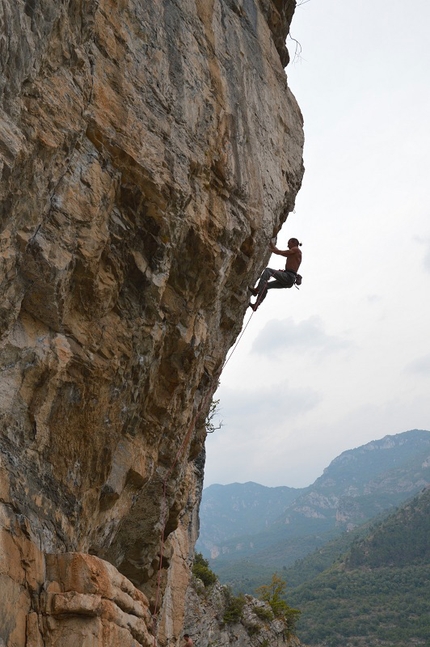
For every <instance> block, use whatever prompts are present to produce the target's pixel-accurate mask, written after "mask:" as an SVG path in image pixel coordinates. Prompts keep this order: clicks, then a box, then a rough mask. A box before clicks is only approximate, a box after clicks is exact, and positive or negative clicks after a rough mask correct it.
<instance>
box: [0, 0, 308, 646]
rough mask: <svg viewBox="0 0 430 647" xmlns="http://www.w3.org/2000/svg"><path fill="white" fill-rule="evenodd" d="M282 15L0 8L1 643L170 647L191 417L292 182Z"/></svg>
mask: <svg viewBox="0 0 430 647" xmlns="http://www.w3.org/2000/svg"><path fill="white" fill-rule="evenodd" d="M294 7H295V1H294V0H181V1H180V2H179V1H178V0H151V1H147V2H142V1H141V0H115V1H113V0H65V1H63V2H58V1H57V0H3V1H2V3H1V6H0V24H1V40H0V66H1V67H0V108H1V119H0V177H1V180H0V203H1V211H0V335H1V342H0V344H1V345H0V369H1V381H0V415H1V418H0V425H1V428H0V460H1V471H0V618H1V621H0V645H6V646H7V647H12V646H13V647H23V646H24V645H26V647H39V646H41V645H42V644H43V645H44V647H49V645H54V644H55V645H62V646H66V645H76V644H85V645H86V646H92V645H103V646H104V647H106V646H110V645H112V646H114V645H118V644H119V643H120V642H124V644H125V645H146V644H147V643H148V641H149V640H150V639H151V638H150V636H151V633H152V635H153V634H154V632H155V633H156V634H157V636H156V639H154V637H153V638H152V640H156V641H158V643H159V644H169V645H173V644H175V641H176V640H177V637H178V635H179V633H180V631H181V627H182V625H181V622H182V614H183V608H182V607H183V598H184V592H185V589H186V586H187V584H188V580H187V573H188V570H187V563H188V561H189V558H190V555H191V554H192V550H193V541H194V540H195V536H196V532H197V530H196V505H197V503H198V487H199V483H200V481H201V470H202V466H201V452H202V450H203V446H204V438H205V428H204V420H205V417H206V414H207V411H208V408H209V406H210V401H211V396H212V394H213V392H214V391H215V389H216V387H217V383H218V379H219V375H220V372H221V369H222V365H223V361H224V358H225V355H226V352H227V350H228V348H229V347H230V346H231V344H232V343H233V341H234V339H235V338H236V336H237V335H238V332H239V331H240V328H241V323H242V320H243V316H244V313H245V310H246V306H247V299H248V296H247V291H246V290H247V286H248V284H250V283H253V282H254V280H255V279H256V277H257V275H258V274H259V272H260V270H261V268H262V266H263V265H264V264H265V262H266V261H267V258H268V252H267V242H268V240H269V239H270V238H271V237H272V236H273V235H274V234H275V233H276V232H277V231H278V230H279V228H280V227H281V225H282V223H283V222H284V221H285V219H286V217H287V215H288V213H289V212H290V211H291V210H292V208H293V205H294V199H295V196H296V193H297V191H298V189H299V187H300V183H301V178H302V172H303V167H302V146H303V133H302V119H301V114H300V111H299V109H298V107H297V105H296V102H295V100H294V97H293V96H292V95H291V93H290V91H289V89H288V86H287V80H286V76H285V73H284V70H283V65H285V64H286V62H287V53H286V49H285V45H284V42H285V37H286V34H287V31H288V26H289V21H290V20H291V16H292V14H293V11H294ZM199 456H200V459H199V461H200V462H199V461H197V462H196V459H197V457H199ZM178 526H179V529H178ZM181 573H182V575H180V574H181ZM178 582H179V584H178ZM174 586H177V587H179V588H178V589H177V590H174ZM160 608H162V609H163V612H162V613H161V614H160V613H159V610H160ZM151 614H152V616H153V618H151V621H150V620H149V619H150V615H151ZM154 619H155V622H153V620H154ZM144 625H145V626H144ZM79 627H80V628H81V629H79ZM154 628H155V629H154ZM81 630H82V631H81ZM76 636H81V637H80V638H79V637H78V638H77V637H76ZM83 636H85V638H83Z"/></svg>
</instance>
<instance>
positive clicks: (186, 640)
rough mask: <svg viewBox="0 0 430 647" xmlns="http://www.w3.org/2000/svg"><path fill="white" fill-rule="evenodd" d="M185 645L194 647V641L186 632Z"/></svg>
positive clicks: (185, 646)
mask: <svg viewBox="0 0 430 647" xmlns="http://www.w3.org/2000/svg"><path fill="white" fill-rule="evenodd" d="M183 647H193V641H192V639H191V638H190V637H189V635H188V634H184V646H183Z"/></svg>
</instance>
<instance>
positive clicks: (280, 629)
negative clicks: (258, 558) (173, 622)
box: [184, 578, 300, 647]
mask: <svg viewBox="0 0 430 647" xmlns="http://www.w3.org/2000/svg"><path fill="white" fill-rule="evenodd" d="M230 596H231V594H229V591H228V589H227V587H225V586H221V585H220V584H219V583H217V584H215V585H213V586H210V587H208V588H207V589H205V587H204V586H203V584H202V582H201V581H199V580H197V579H195V578H192V580H191V582H190V586H189V588H188V591H187V611H186V614H185V619H184V620H185V629H186V631H187V632H188V633H189V635H190V636H191V637H192V639H193V641H194V643H195V644H196V645H198V646H199V647H210V646H211V645H217V647H233V646H234V647H262V646H263V647H264V646H266V647H269V645H270V646H272V645H276V647H300V642H299V640H298V639H297V637H296V636H294V635H292V634H291V633H290V631H289V630H288V626H287V623H286V622H285V619H282V618H275V617H274V616H273V613H272V611H271V608H270V606H269V605H268V604H267V603H266V602H262V601H261V600H257V599H255V598H253V597H251V596H250V595H245V596H243V600H242V603H241V608H240V610H239V609H238V608H237V606H236V608H235V613H234V614H233V613H231V611H230V613H229V606H230V607H231V606H232V605H231V602H230V604H229V597H230ZM236 600H237V601H239V598H236Z"/></svg>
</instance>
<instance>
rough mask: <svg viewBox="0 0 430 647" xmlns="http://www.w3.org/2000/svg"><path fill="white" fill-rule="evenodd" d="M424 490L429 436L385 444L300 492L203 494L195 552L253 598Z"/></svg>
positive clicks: (339, 463) (416, 434) (405, 436)
mask: <svg viewBox="0 0 430 647" xmlns="http://www.w3.org/2000/svg"><path fill="white" fill-rule="evenodd" d="M429 484H430V432H428V431H422V430H412V431H407V432H404V433H401V434H397V435H393V436H386V437H385V438H382V439H381V440H376V441H372V442H370V443H367V444H366V445H363V446H362V447H358V448H357V449H352V450H349V451H346V452H343V453H342V454H341V455H340V456H338V457H337V458H336V459H335V460H333V461H332V462H331V464H330V465H329V466H328V467H327V468H326V469H325V470H324V473H323V475H322V476H321V477H319V478H318V479H317V480H316V481H315V483H314V484H313V485H311V486H309V487H307V488H304V489H293V488H265V487H264V486H261V485H257V484H256V483H247V484H244V485H241V484H238V483H236V484H234V485H228V486H221V485H217V486H211V487H209V488H207V489H205V490H204V492H203V499H202V505H201V510H200V521H201V534H200V539H199V542H198V544H197V550H199V551H201V552H202V553H203V554H204V555H205V556H206V557H209V558H211V561H210V563H211V568H212V569H213V570H214V571H215V572H216V573H217V575H218V576H219V578H220V579H221V581H223V582H228V583H230V584H232V585H233V586H235V587H236V589H240V590H243V591H250V592H251V591H252V590H253V587H254V586H258V585H260V584H261V583H262V582H263V581H265V580H267V578H270V575H271V573H273V572H274V571H279V572H282V571H285V570H286V569H287V568H288V566H290V565H291V564H293V563H294V562H295V561H296V560H297V559H300V558H303V557H305V556H306V555H308V554H309V553H310V552H313V551H315V549H316V548H319V547H321V546H323V545H324V544H326V543H327V542H328V541H330V540H332V539H334V538H335V537H338V536H339V535H341V534H342V533H344V532H345V531H351V530H353V529H354V528H356V527H357V526H359V525H361V524H363V523H364V522H366V521H368V520H370V519H372V518H374V517H376V516H378V515H380V514H381V513H383V512H384V511H389V510H392V509H394V508H395V507H396V506H398V505H400V504H402V503H403V502H404V501H405V500H407V499H409V498H410V497H411V496H413V495H415V494H416V493H417V492H419V491H420V490H422V489H423V488H424V487H426V486H427V485H429ZM278 506H279V507H278Z"/></svg>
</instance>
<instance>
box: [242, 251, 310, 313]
mask: <svg viewBox="0 0 430 647" xmlns="http://www.w3.org/2000/svg"><path fill="white" fill-rule="evenodd" d="M269 247H270V250H271V252H272V253H273V254H278V255H279V256H285V257H286V259H287V261H286V263H285V270H273V269H272V268H271V267H266V269H265V270H264V272H263V274H262V275H261V277H260V280H259V281H258V284H257V287H256V288H251V287H250V288H249V291H250V292H251V294H252V295H253V296H254V297H257V298H256V300H255V303H251V301H250V302H249V306H250V307H251V308H252V309H253V310H254V312H255V311H256V310H257V308H258V306H259V305H260V304H261V303H262V302H263V301H264V299H265V298H266V295H267V290H271V289H272V288H292V287H293V285H294V284H295V283H297V285H300V284H301V282H302V277H301V276H300V274H297V272H298V270H299V267H300V263H301V262H302V252H301V250H300V247H301V243H299V241H298V240H297V238H290V240H289V241H288V249H284V250H282V249H278V248H277V247H275V245H274V244H273V243H272V241H270V245H269ZM270 279H274V280H273V281H270Z"/></svg>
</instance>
